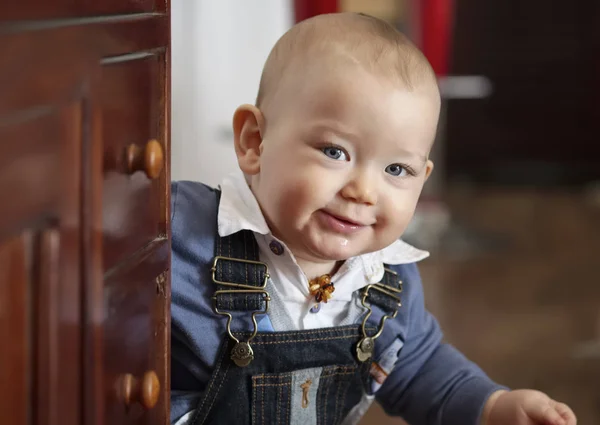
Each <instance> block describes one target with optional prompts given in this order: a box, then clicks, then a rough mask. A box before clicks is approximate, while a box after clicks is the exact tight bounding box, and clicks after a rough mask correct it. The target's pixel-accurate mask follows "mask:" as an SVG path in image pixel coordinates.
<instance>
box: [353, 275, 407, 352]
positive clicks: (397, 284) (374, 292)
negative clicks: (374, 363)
mask: <svg viewBox="0 0 600 425" xmlns="http://www.w3.org/2000/svg"><path fill="white" fill-rule="evenodd" d="M401 292H402V281H401V280H400V277H399V276H398V273H396V272H395V271H393V270H391V269H390V268H388V266H387V265H385V264H384V274H383V278H382V279H381V281H379V282H378V283H373V284H371V285H367V286H366V287H365V288H364V289H363V290H362V305H363V307H365V308H366V309H367V314H366V315H365V317H364V319H363V322H362V334H363V337H362V339H361V340H360V341H359V342H358V344H357V346H356V356H357V357H358V359H359V360H360V361H362V362H364V361H367V360H369V359H370V358H371V356H372V355H373V352H374V351H375V340H376V339H377V338H379V337H380V336H381V334H382V333H383V330H384V327H385V322H386V320H388V319H394V318H395V317H396V315H397V314H398V309H399V308H400V307H401V305H402V303H401V300H400V293H401ZM371 305H376V306H377V307H379V308H381V309H382V310H383V312H384V314H383V316H382V317H381V321H380V322H379V327H378V329H377V331H376V332H375V333H374V334H372V335H368V333H367V327H366V325H367V321H368V320H369V317H371V314H372V313H373V310H372V309H371Z"/></svg>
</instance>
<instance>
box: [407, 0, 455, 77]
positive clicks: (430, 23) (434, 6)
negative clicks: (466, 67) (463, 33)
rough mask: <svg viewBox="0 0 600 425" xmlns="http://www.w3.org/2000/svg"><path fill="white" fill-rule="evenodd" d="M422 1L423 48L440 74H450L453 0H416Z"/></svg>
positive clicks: (420, 8) (434, 68)
mask: <svg viewBox="0 0 600 425" xmlns="http://www.w3.org/2000/svg"><path fill="white" fill-rule="evenodd" d="M416 1H417V2H419V3H420V5H419V11H420V15H421V16H420V21H421V22H420V28H421V37H420V39H421V46H420V47H421V50H422V51H423V54H424V55H425V57H426V58H427V59H428V60H429V62H430V63H431V66H432V67H433V70H434V71H435V73H436V74H437V75H438V76H444V75H447V74H448V68H449V65H450V64H449V58H450V48H451V45H452V42H451V38H452V16H453V7H454V2H453V0H416Z"/></svg>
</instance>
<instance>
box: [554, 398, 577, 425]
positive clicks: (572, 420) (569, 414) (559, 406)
mask: <svg viewBox="0 0 600 425" xmlns="http://www.w3.org/2000/svg"><path fill="white" fill-rule="evenodd" d="M550 404H552V406H553V407H554V408H555V409H556V411H557V412H558V414H559V415H560V416H561V417H562V418H563V419H564V420H565V421H566V425H577V417H576V416H575V413H573V411H572V410H571V408H570V407H569V406H567V405H566V404H565V403H559V402H558V401H554V400H552V401H551V402H550Z"/></svg>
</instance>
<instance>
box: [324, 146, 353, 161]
mask: <svg viewBox="0 0 600 425" xmlns="http://www.w3.org/2000/svg"><path fill="white" fill-rule="evenodd" d="M321 151H323V153H324V154H325V155H327V156H328V157H329V158H331V159H337V160H340V161H347V160H348V157H347V156H346V153H345V152H344V151H343V150H341V149H340V148H336V147H335V146H328V147H326V148H321Z"/></svg>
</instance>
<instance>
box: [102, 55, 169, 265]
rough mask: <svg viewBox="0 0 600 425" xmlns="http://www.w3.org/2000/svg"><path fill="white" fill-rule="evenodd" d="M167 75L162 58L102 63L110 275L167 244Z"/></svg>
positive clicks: (105, 219)
mask: <svg viewBox="0 0 600 425" xmlns="http://www.w3.org/2000/svg"><path fill="white" fill-rule="evenodd" d="M164 75H165V57H164V54H162V53H158V54H149V53H141V54H130V55H124V56H122V57H118V58H116V59H107V60H105V61H104V63H103V67H102V83H101V89H100V90H101V96H102V128H103V133H102V139H103V144H104V146H103V155H104V180H103V195H102V204H103V211H102V222H103V258H104V270H106V271H108V270H110V269H111V268H112V267H113V266H115V265H116V264H117V263H118V262H120V261H121V260H123V259H125V258H127V257H129V256H131V255H132V254H133V253H134V252H135V251H137V250H138V249H140V248H142V247H143V246H145V245H146V244H148V243H149V242H151V241H153V240H155V239H156V238H166V233H167V229H166V208H167V206H166V202H165V197H166V188H165V184H166V179H165V171H164V168H165V160H166V158H167V156H166V155H165V153H166V149H165V144H164V140H165V135H166V131H165V105H164V98H165V97H164V93H165V78H164ZM151 141H153V142H151ZM132 150H136V151H137V154H136V155H132ZM132 166H133V168H134V171H132ZM135 170H137V171H135Z"/></svg>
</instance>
